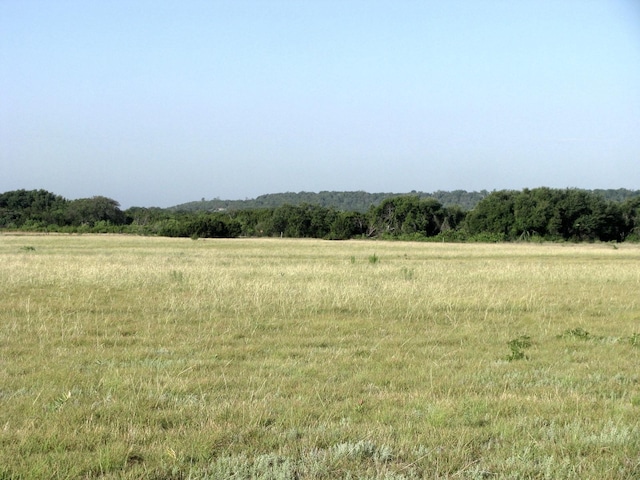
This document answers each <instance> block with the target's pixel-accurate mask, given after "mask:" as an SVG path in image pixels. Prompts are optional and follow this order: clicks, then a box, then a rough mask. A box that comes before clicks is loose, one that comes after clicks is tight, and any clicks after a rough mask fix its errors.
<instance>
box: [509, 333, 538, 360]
mask: <svg viewBox="0 0 640 480" xmlns="http://www.w3.org/2000/svg"><path fill="white" fill-rule="evenodd" d="M507 345H508V346H509V349H510V350H511V353H509V355H507V357H506V360H507V361H508V362H513V361H514V360H528V359H529V357H528V356H527V354H526V353H524V350H525V349H526V348H529V347H530V346H531V345H532V343H531V337H530V336H529V335H520V336H519V337H518V338H514V339H513V340H509V341H508V342H507Z"/></svg>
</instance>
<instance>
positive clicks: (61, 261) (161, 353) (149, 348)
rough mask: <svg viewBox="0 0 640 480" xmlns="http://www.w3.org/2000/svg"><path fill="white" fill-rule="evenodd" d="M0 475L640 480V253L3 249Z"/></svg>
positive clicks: (559, 248)
mask: <svg viewBox="0 0 640 480" xmlns="http://www.w3.org/2000/svg"><path fill="white" fill-rule="evenodd" d="M0 287H1V290H0V292H1V293H0V295H1V297H0V298H1V302H0V478H2V479H13V478H24V479H32V478H96V477H101V478H112V479H116V478H131V479H133V478H136V479H137V478H151V479H165V478H167V479H169V478H172V479H182V478H191V479H208V478H211V479H225V478H233V479H250V478H260V479H303V478H304V479H306V478H313V479H333V478H353V479H365V478H366V479H376V478H385V479H418V478H474V479H475V478H478V479H479V478H540V479H542V478H548V479H555V478H563V479H625V478H628V479H631V478H640V245H637V244H620V245H613V244H446V243H406V242H381V241H345V242H330V241H321V240H288V239H233V240H209V239H207V240H202V239H200V240H196V241H194V240H191V239H168V238H151V237H135V236H90V235H81V236H77V235H76V236H64V235H60V236H55V235H42V236H35V235H34V236H24V235H2V236H0Z"/></svg>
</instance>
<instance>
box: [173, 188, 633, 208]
mask: <svg viewBox="0 0 640 480" xmlns="http://www.w3.org/2000/svg"><path fill="white" fill-rule="evenodd" d="M587 191H589V192H593V193H595V194H598V195H600V196H602V197H603V198H605V199H606V200H611V201H616V202H622V201H624V200H626V199H627V198H631V197H637V196H640V190H627V189H625V188H619V189H609V190H603V189H596V190H587ZM489 193H491V192H488V191H487V190H481V191H479V192H475V191H474V192H467V191H466V190H453V191H441V190H439V191H437V192H433V193H426V192H416V191H412V192H407V193H368V192H363V191H355V192H335V191H323V192H319V193H315V192H298V193H295V192H286V193H270V194H266V195H260V196H259V197H256V198H253V199H247V200H220V199H218V198H215V199H213V200H204V199H203V200H200V201H194V202H188V203H183V204H180V205H176V206H174V207H170V208H168V210H172V211H185V212H197V211H208V212H213V211H223V210H247V209H256V208H275V207H279V206H281V205H285V204H288V205H300V204H303V203H308V204H311V205H320V206H322V207H332V208H335V209H337V210H343V211H351V212H366V211H367V210H369V208H371V206H376V205H379V204H380V203H381V202H382V201H383V200H384V199H386V198H390V197H397V196H401V195H417V196H418V197H420V198H435V199H436V200H438V201H439V202H440V203H441V204H442V205H444V206H445V207H450V206H454V205H457V206H459V207H461V208H462V209H463V210H472V209H473V208H474V207H475V206H476V205H477V204H478V202H479V201H480V200H482V199H483V198H484V197H486V196H487V195H489Z"/></svg>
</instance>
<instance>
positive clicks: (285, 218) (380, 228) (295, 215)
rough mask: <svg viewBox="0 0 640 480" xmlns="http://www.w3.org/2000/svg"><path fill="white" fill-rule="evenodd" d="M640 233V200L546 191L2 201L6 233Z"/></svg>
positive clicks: (488, 236) (433, 236) (26, 195)
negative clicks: (450, 196)
mask: <svg viewBox="0 0 640 480" xmlns="http://www.w3.org/2000/svg"><path fill="white" fill-rule="evenodd" d="M639 227H640V195H637V196H632V197H625V198H624V199H623V200H609V199H606V198H605V197H604V196H603V195H601V194H599V193H596V192H593V191H586V190H578V189H551V188H546V187H542V188H536V189H524V190H521V191H515V190H500V191H494V192H491V193H487V194H486V195H485V196H484V197H483V198H482V199H481V200H479V201H478V202H477V204H476V205H475V207H474V208H472V209H465V208H463V207H462V206H459V205H447V206H445V205H443V203H442V202H440V201H439V200H438V199H436V198H432V197H423V196H420V195H418V194H409V195H400V196H391V197H387V198H384V199H382V200H381V201H380V202H379V203H378V204H376V205H370V206H369V208H368V210H367V211H365V212H363V211H360V210H344V209H339V208H336V207H334V206H323V205H317V204H311V203H301V204H297V205H293V204H287V203H285V204H283V205H280V206H277V207H261V208H247V209H238V210H220V211H214V212H209V211H185V210H178V209H175V208H174V209H162V208H157V207H151V208H144V207H131V208H128V209H126V210H121V209H120V205H119V203H118V202H117V201H115V200H113V199H110V198H107V197H102V196H95V197H91V198H84V199H77V200H67V199H65V198H63V197H61V196H59V195H55V194H53V193H50V192H48V191H46V190H15V191H11V192H5V193H3V194H0V229H4V230H24V231H41V232H67V233H130V234H138V235H158V236H169V237H192V238H200V237H203V238H207V237H209V238H216V237H226V238H233V237H275V236H279V237H291V238H324V239H335V240H341V239H350V238H383V239H404V240H432V241H514V240H550V241H607V242H608V241H616V242H621V241H625V240H627V241H628V240H633V241H638V240H640V228H639Z"/></svg>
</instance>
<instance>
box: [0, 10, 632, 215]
mask: <svg viewBox="0 0 640 480" xmlns="http://www.w3.org/2000/svg"><path fill="white" fill-rule="evenodd" d="M639 132H640V0H467V1H464V0H422V1H409V0H404V1H403V0H389V1H376V0H366V1H356V0H351V1H350V0H339V1H332V0H306V1H305V0H288V1H285V0H263V1H258V0H254V1H249V0H228V1H215V0H208V1H189V0H183V1H161V0H149V1H142V0H140V1H137V0H127V1H120V0H109V1H88V0H78V1H67V0H56V1H48V0H41V1H35V0H2V1H0V169H1V173H0V192H4V191H8V190H15V189H20V188H25V189H35V188H44V189H46V190H49V191H52V192H54V193H56V194H59V195H63V196H65V197H67V198H70V199H74V198H81V197H89V196H93V195H105V196H108V197H111V198H114V199H115V200H118V201H119V202H120V203H121V204H122V206H123V207H124V208H126V207H129V206H133V205H137V206H161V207H166V206H172V205H176V204H178V203H183V202H187V201H192V200H199V199H200V198H202V197H204V198H207V199H209V198H214V197H219V198H223V199H242V198H253V197H255V196H258V195H261V194H265V193H278V192H285V191H295V192H297V191H316V192H317V191H321V190H365V191H368V192H409V191H411V190H420V191H427V192H428V191H435V190H454V189H464V190H482V189H486V190H493V189H503V188H513V189H521V188H525V187H528V188H533V187H538V186H550V187H558V188H564V187H579V188H621V187H623V188H631V189H640V133H639Z"/></svg>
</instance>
